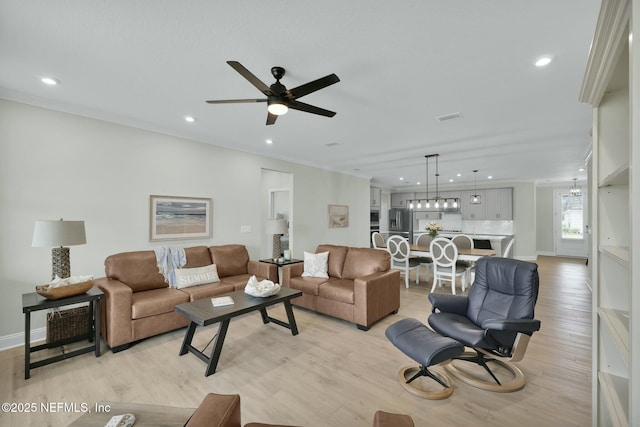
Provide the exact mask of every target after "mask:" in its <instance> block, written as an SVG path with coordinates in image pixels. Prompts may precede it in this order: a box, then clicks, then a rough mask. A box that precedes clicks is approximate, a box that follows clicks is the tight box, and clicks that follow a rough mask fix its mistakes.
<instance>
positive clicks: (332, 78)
mask: <svg viewBox="0 0 640 427" xmlns="http://www.w3.org/2000/svg"><path fill="white" fill-rule="evenodd" d="M339 81H340V79H339V78H338V76H336V75H335V74H329V75H328V76H324V77H321V78H319V79H317V80H314V81H312V82H309V83H305V84H303V85H300V86H298V87H294V88H293V89H289V90H288V91H287V97H288V98H289V99H296V98H301V97H303V96H305V95H308V94H310V93H311V92H315V91H317V90H320V89H323V88H325V87H327V86H331V85H332V84H334V83H338V82H339Z"/></svg>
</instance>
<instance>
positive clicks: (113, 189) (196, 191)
mask: <svg viewBox="0 0 640 427" xmlns="http://www.w3.org/2000/svg"><path fill="white" fill-rule="evenodd" d="M263 168H264V169H271V170H277V171H283V172H287V173H291V174H292V175H293V192H292V194H293V197H294V203H293V212H292V215H293V216H294V218H295V221H294V223H293V224H292V227H293V232H294V233H295V239H296V240H295V242H296V243H295V246H294V247H293V255H294V256H295V257H301V256H302V255H303V253H302V252H303V251H304V250H308V251H313V250H314V249H315V247H316V246H317V245H318V244H319V243H336V244H346V245H352V246H363V247H364V246H367V247H368V246H369V180H368V179H363V178H357V177H353V176H349V175H344V174H340V173H335V172H330V171H326V170H321V169H317V168H311V167H307V166H302V165H298V164H294V163H290V162H285V161H280V160H275V159H270V158H266V157H261V156H255V155H251V154H246V153H242V152H239V151H234V150H229V149H226V148H220V147H216V146H213V145H209V144H204V143H199V142H194V141H190V140H185V139H180V138H176V137H172V136H167V135H162V134H158V133H154V132H149V131H145V130H140V129H135V128H131V127H126V126H121V125H117V124H113V123H108V122H104V121H99V120H94V119H89V118H85V117H81V116H76V115H71V114H66V113H61V112H57V111H53V110H47V109H43V108H39V107H33V106H29V105H25V104H20V103H14V102H9V101H5V100H0V287H1V288H0V289H1V291H2V298H0V339H1V338H2V337H5V336H8V335H11V334H21V333H22V332H23V327H24V320H23V315H22V310H21V294H22V293H25V292H33V291H34V289H35V286H36V285H38V284H42V283H45V282H47V281H48V280H49V278H50V275H51V251H50V249H48V248H34V247H32V246H31V239H32V235H33V225H34V222H35V221H36V220H38V219H57V218H64V219H68V220H84V221H85V224H86V231H87V244H86V245H82V246H73V247H71V269H72V274H73V275H80V274H93V275H94V276H95V277H101V276H103V275H104V265H103V262H104V259H105V257H107V256H108V255H110V254H113V253H117V252H122V251H133V250H145V249H151V248H153V247H155V246H161V245H163V244H170V245H175V246H195V245H219V244H227V243H240V244H244V245H246V246H247V249H248V250H249V253H250V255H251V257H252V258H254V259H257V258H259V257H261V256H263V255H266V254H264V253H261V252H262V249H261V248H262V247H263V246H262V245H263V243H264V239H266V238H267V236H266V235H265V234H264V233H263V232H262V228H263V226H264V215H263V212H264V211H263V207H262V206H260V204H261V203H262V201H263V200H264V195H263V194H262V192H263V185H262V183H261V176H262V169H263ZM151 194H157V195H169V196H190V197H210V198H212V199H213V238H211V239H204V240H202V239H200V240H184V241H172V242H168V243H166V242H164V243H163V242H149V195H151ZM328 204H342V205H348V206H349V214H350V223H349V227H348V228H340V229H329V228H328V226H327V205H328ZM242 225H250V226H251V229H252V231H251V233H242V234H241V233H240V226H242ZM32 324H33V327H34V328H38V327H42V326H44V314H43V313H40V314H39V315H36V316H33V320H32Z"/></svg>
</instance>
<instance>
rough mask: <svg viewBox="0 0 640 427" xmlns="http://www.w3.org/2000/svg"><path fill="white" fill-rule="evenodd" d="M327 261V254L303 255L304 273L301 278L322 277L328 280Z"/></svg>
mask: <svg viewBox="0 0 640 427" xmlns="http://www.w3.org/2000/svg"><path fill="white" fill-rule="evenodd" d="M328 261H329V252H320V253H318V254H314V253H311V252H305V253H304V272H303V273H302V276H303V277H322V278H324V279H328V278H329V275H328V274H327V264H328Z"/></svg>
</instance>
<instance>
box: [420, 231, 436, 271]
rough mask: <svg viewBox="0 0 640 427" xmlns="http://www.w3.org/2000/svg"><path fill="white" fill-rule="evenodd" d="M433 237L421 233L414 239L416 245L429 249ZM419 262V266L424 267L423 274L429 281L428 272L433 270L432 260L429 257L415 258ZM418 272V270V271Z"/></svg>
mask: <svg viewBox="0 0 640 427" xmlns="http://www.w3.org/2000/svg"><path fill="white" fill-rule="evenodd" d="M432 240H433V237H431V236H430V235H429V233H421V234H419V235H418V237H416V245H418V246H426V247H429V246H430V245H431V241H432ZM416 258H417V259H418V260H420V265H421V266H423V267H424V273H425V275H426V277H427V282H428V281H429V270H433V260H432V259H431V258H430V257H416ZM418 272H419V270H418Z"/></svg>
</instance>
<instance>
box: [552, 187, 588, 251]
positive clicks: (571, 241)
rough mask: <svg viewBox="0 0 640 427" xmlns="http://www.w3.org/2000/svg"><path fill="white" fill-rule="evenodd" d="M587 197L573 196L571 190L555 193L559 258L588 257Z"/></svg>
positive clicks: (556, 243)
mask: <svg viewBox="0 0 640 427" xmlns="http://www.w3.org/2000/svg"><path fill="white" fill-rule="evenodd" d="M586 199H587V195H586V193H585V192H582V193H580V194H578V195H571V194H570V192H569V190H568V189H567V190H555V191H554V203H553V206H554V240H555V253H556V255H559V256H571V257H584V258H586V257H587V238H586V237H587V236H586V233H585V225H586V224H587V212H586V207H587V206H588V205H587V200H586Z"/></svg>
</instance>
